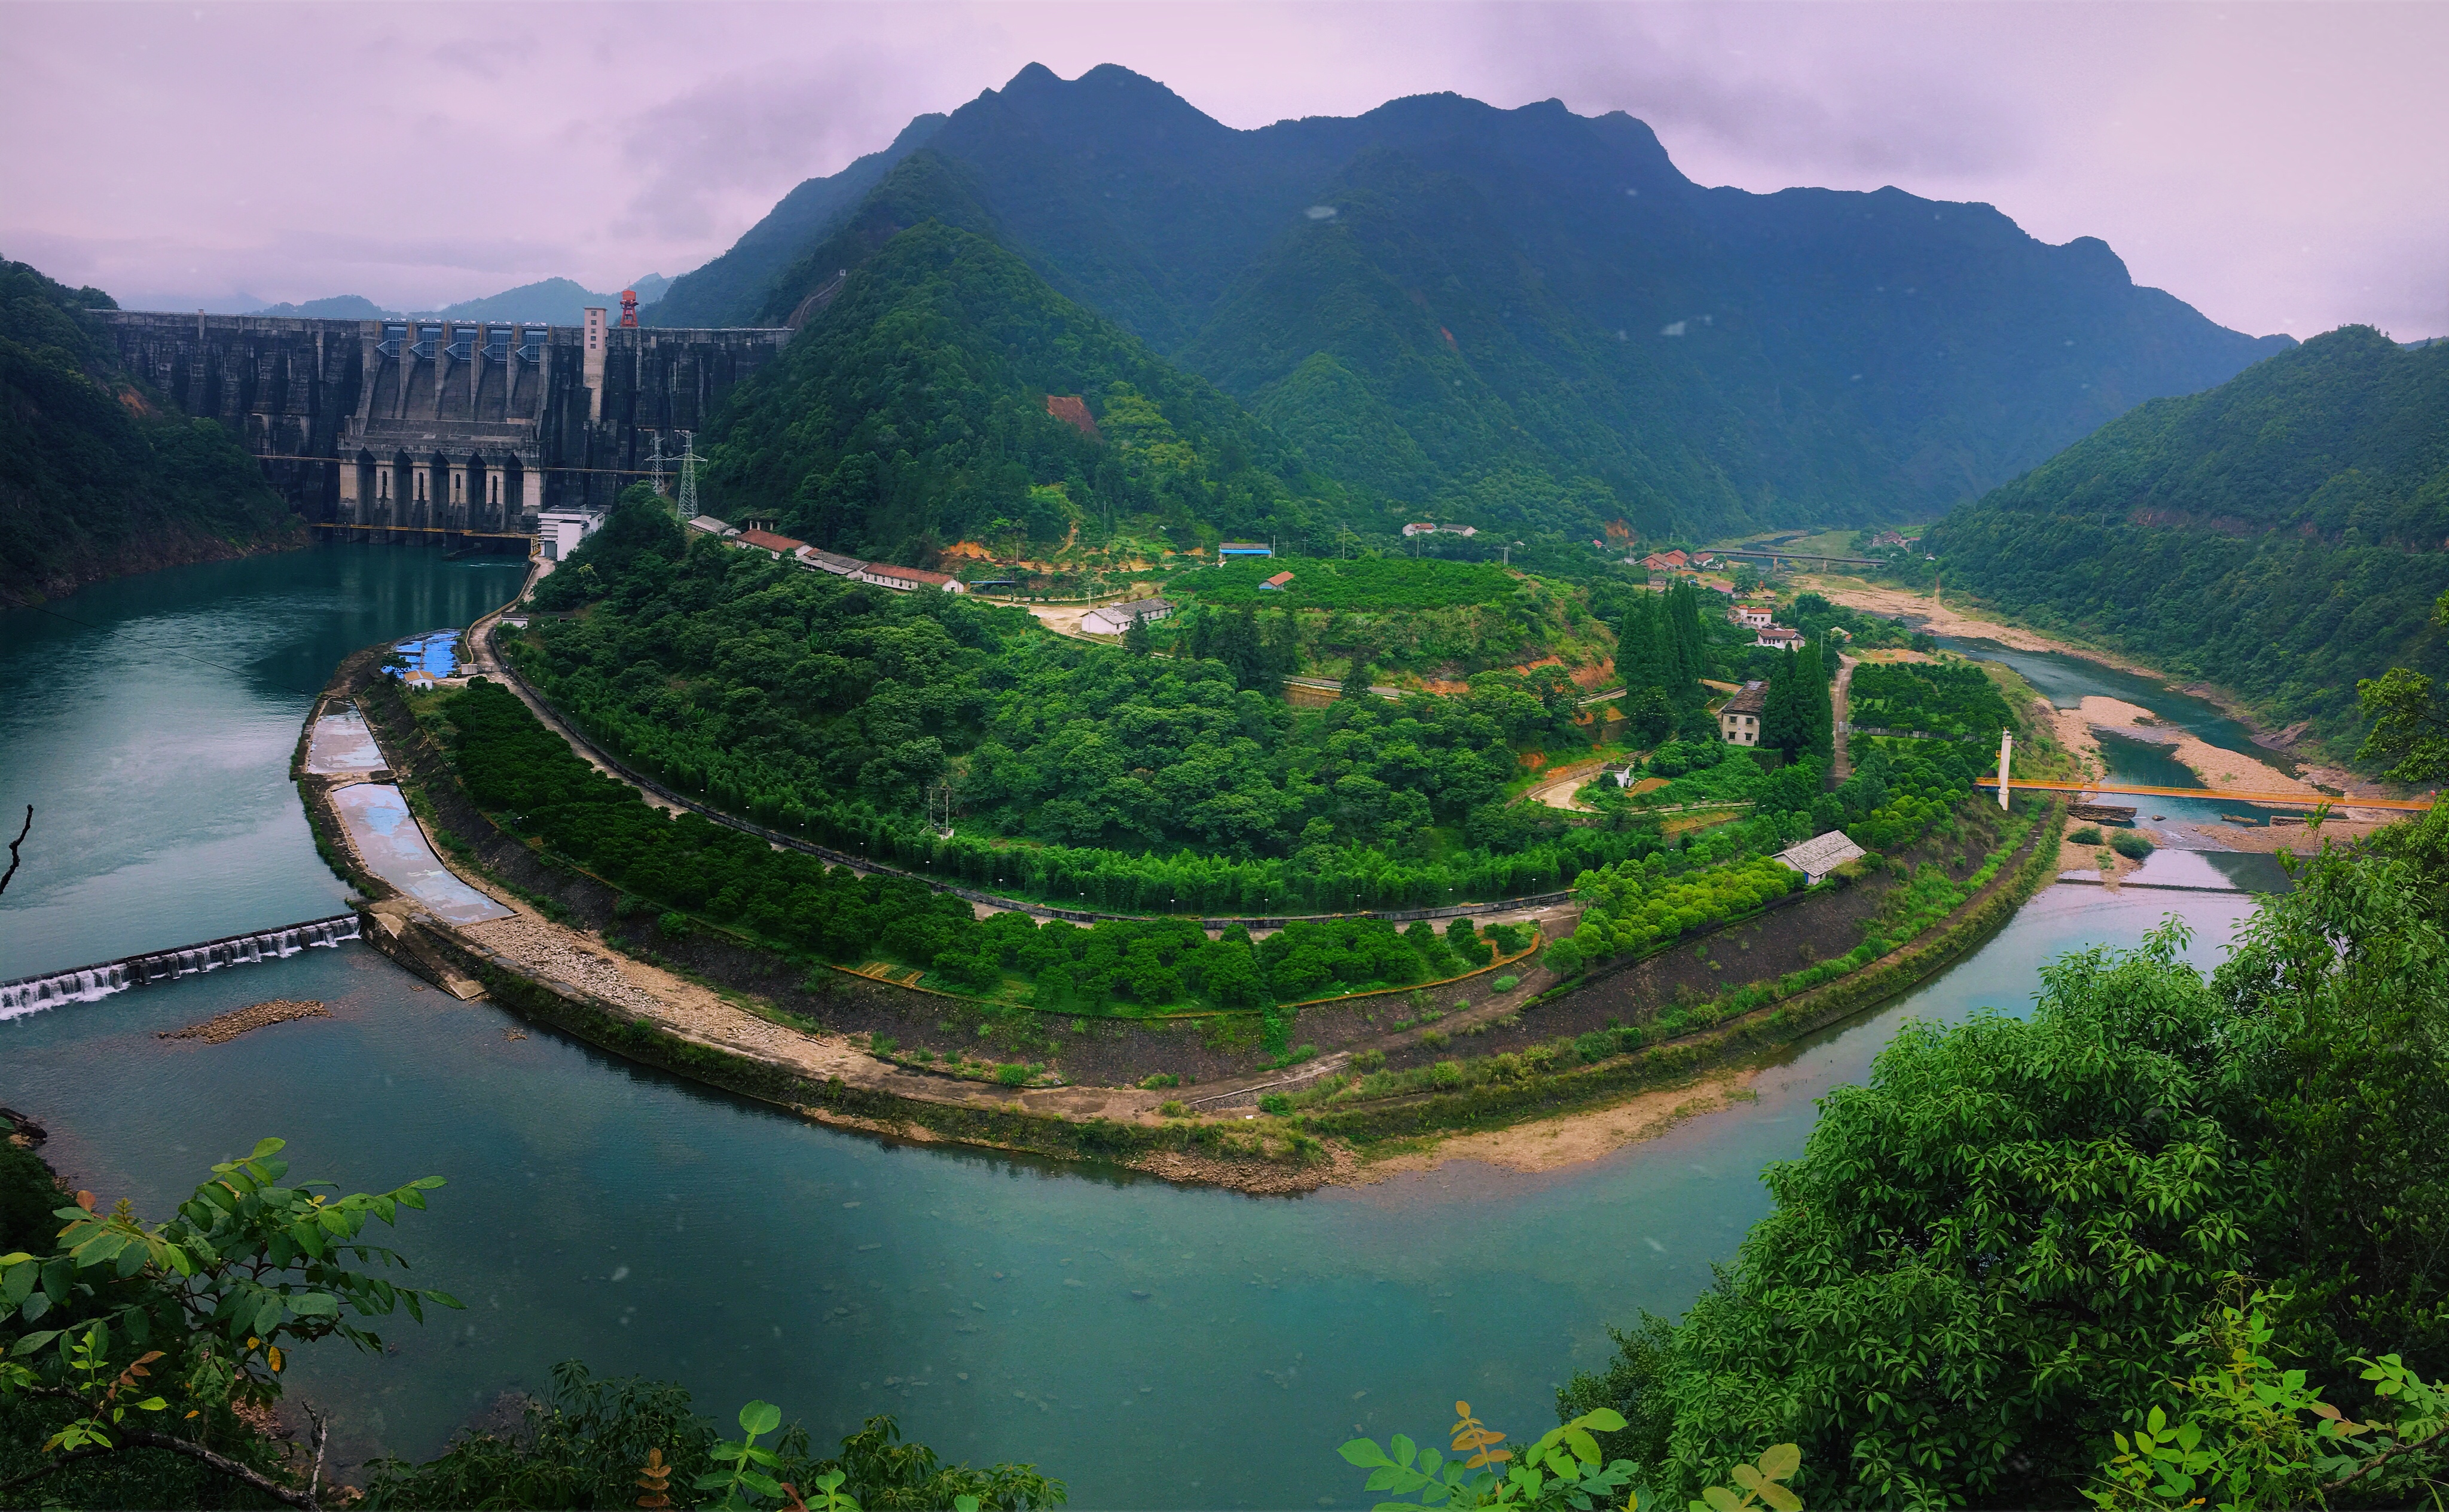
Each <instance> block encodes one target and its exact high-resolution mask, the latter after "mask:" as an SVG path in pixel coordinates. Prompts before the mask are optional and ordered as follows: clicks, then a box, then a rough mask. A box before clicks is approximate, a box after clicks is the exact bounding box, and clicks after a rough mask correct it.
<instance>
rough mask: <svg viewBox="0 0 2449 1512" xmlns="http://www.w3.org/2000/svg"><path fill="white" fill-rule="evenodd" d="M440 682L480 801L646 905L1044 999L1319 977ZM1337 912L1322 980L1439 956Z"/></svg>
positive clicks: (960, 983) (1128, 1003)
mask: <svg viewBox="0 0 2449 1512" xmlns="http://www.w3.org/2000/svg"><path fill="white" fill-rule="evenodd" d="M442 697H443V699H444V700H445V701H444V702H443V703H442V709H443V711H444V716H445V719H446V721H447V730H446V737H447V742H448V745H449V749H450V751H451V755H452V759H453V763H454V765H455V766H456V768H457V770H458V772H459V775H460V779H461V781H462V782H463V783H464V784H465V785H466V788H467V790H468V793H469V795H470V796H471V797H472V798H473V799H474V800H475V801H476V803H477V804H478V805H479V806H480V807H482V808H484V809H486V810H487V811H489V812H491V813H495V814H497V815H498V816H499V818H500V821H501V822H502V823H503V824H504V825H505V826H506V827H508V828H509V829H511V831H512V832H513V833H519V834H523V835H529V836H532V837H534V838H535V839H537V840H538V841H540V842H542V843H543V844H545V845H546V846H548V847H550V849H551V850H553V851H555V852H560V853H562V854H564V855H567V856H569V857H570V858H571V859H572V860H575V861H577V862H579V863H580V864H582V865H584V866H585V867H587V868H588V870H589V871H593V872H595V873H596V874H598V875H600V876H602V877H604V878H606V879H607V880H608V881H610V882H612V883H614V884H615V885H617V886H619V887H621V888H623V889H624V890H627V891H629V892H631V893H633V894H635V895H636V896H637V897H639V898H642V899H644V900H646V901H647V902H648V903H650V904H652V905H653V906H654V907H655V908H656V909H659V910H673V909H677V910H682V911H686V912H703V913H704V914H707V915H710V916H712V917H714V918H716V919H718V920H721V921H723V922H724V923H726V924H730V925H735V926H737V927H739V928H744V929H746V930H749V931H750V932H752V933H754V934H756V935H758V936H760V937H762V939H764V940H767V941H770V942H772V943H774V944H777V945H781V946H783V947H790V948H793V949H798V950H803V951H806V952H808V953H809V954H812V955H814V956H816V957H819V958H820V959H822V960H827V961H832V962H837V963H839V964H842V965H849V966H855V965H859V964H861V963H864V962H867V961H872V960H877V959H885V960H892V961H900V962H905V963H907V964H909V965H913V966H916V967H922V968H926V969H928V970H931V971H933V972H935V973H937V974H938V975H939V976H940V977H941V978H942V979H943V981H944V984H945V985H946V986H951V987H953V988H954V989H955V990H963V991H971V992H978V993H993V992H995V991H998V990H1000V989H1001V988H1002V986H1004V983H1005V979H1006V976H1007V974H1012V975H1017V976H1019V977H1021V978H1022V979H1023V980H1025V981H1027V982H1029V983H1031V984H1032V985H1033V986H1034V988H1035V991H1036V994H1037V996H1036V998H1035V999H1034V1000H1033V1001H1035V1002H1036V1004H1037V1005H1038V1006H1040V1007H1046V1008H1061V1009H1069V1010H1074V1011H1099V1012H1125V1013H1128V1012H1137V1011H1142V1010H1146V1009H1149V1008H1155V1007H1162V1006H1165V1005H1170V1004H1176V1003H1183V1004H1190V1005H1208V1006H1213V1007H1221V1008H1225V1009H1229V1010H1247V1009H1251V1008H1256V1007H1261V1006H1263V1005H1267V1004H1270V1003H1274V1002H1277V1001H1286V1002H1290V1001H1298V1000H1300V999H1302V998H1305V997H1314V996H1319V995H1321V994H1320V992H1319V991H1318V990H1317V986H1318V984H1317V982H1315V981H1313V980H1312V979H1311V977H1310V975H1309V974H1307V973H1306V972H1303V973H1295V974H1294V975H1291V976H1287V977H1285V978H1283V979H1282V980H1278V978H1277V977H1276V974H1275V973H1274V972H1273V971H1272V970H1271V969H1270V965H1271V961H1272V958H1268V957H1264V956H1262V955H1259V954H1254V953H1253V950H1252V947H1251V945H1250V941H1249V937H1248V935H1247V934H1246V933H1245V932H1244V933H1238V934H1228V936H1227V937H1226V938H1225V939H1224V940H1220V941H1209V940H1208V939H1207V937H1206V936H1205V933H1204V932H1203V931H1201V929H1200V928H1198V926H1197V925H1196V924H1192V923H1188V922H1184V921H1181V920H1164V919H1151V920H1145V921H1142V920H1107V921H1102V922H1100V923H1098V924H1096V925H1094V926H1092V927H1090V928H1078V927H1075V926H1072V925H1070V924H1066V923H1061V922H1059V921H1058V922H1054V923H1049V924H1047V925H1044V926H1042V927H1041V926H1040V925H1039V924H1038V923H1037V921H1036V920H1035V919H1034V918H1032V917H1031V916H1030V915H1028V914H1024V913H1016V912H1008V913H1001V914H997V915H994V916H993V917H992V918H990V919H988V920H986V921H984V922H981V921H979V920H978V919H977V918H976V917H974V913H973V910H972V909H971V907H970V905H969V904H968V903H967V902H965V901H963V900H962V899H961V898H960V897H959V896H957V895H956V894H955V893H952V892H948V891H938V890H934V889H932V888H929V887H928V886H927V885H926V884H924V883H923V882H920V881H918V880H917V879H916V878H915V877H909V876H895V875H889V874H884V873H880V872H870V873H868V874H866V875H863V876H862V875H858V874H857V873H854V872H853V871H851V870H850V869H849V868H847V867H840V866H836V867H831V868H828V867H827V866H826V865H825V864H824V862H823V861H821V860H820V859H819V858H818V857H816V856H812V855H809V854H806V853H805V852H799V851H791V850H777V849H775V848H774V847H772V846H770V845H768V844H767V843H765V842H764V841H762V840H760V839H758V838H756V837H755V836H753V835H749V834H744V833H741V832H739V831H737V830H733V829H729V828H727V827H725V826H722V825H718V824H715V823H713V822H712V821H710V820H708V819H706V818H705V817H704V816H703V815H701V814H696V813H684V814H681V815H679V816H677V817H673V816H668V815H666V814H665V813H662V812H661V811H659V810H656V809H653V808H650V807H649V806H647V805H646V803H645V802H644V801H642V800H641V799H640V797H639V796H638V794H637V793H636V792H635V791H634V790H633V789H631V788H630V787H628V786H627V784H626V783H621V782H617V781H615V780H613V779H612V778H610V777H607V776H606V775H603V774H602V773H599V772H597V771H596V770H595V769H594V768H592V767H590V766H588V764H587V763H586V762H585V761H583V760H581V759H579V757H577V756H574V755H573V754H571V752H570V750H569V746H568V744H567V743H566V742H564V741H563V740H562V739H561V738H560V737H557V736H555V735H553V734H552V733H551V732H550V731H549V730H547V729H545V728H544V726H543V725H541V724H539V723H538V722H537V721H536V719H535V717H534V716H533V715H532V714H531V713H530V712H529V710H528V707H527V705H526V704H524V703H522V702H520V701H519V700H518V699H517V698H516V697H514V696H513V695H511V693H510V691H509V690H507V689H505V688H502V687H500V686H499V685H497V684H494V683H492V682H490V681H487V680H485V679H476V680H474V681H472V683H471V684H470V685H469V686H468V687H467V688H465V689H462V690H459V691H457V692H456V693H453V694H449V695H444V696H442ZM1648 843H1649V844H1652V845H1655V844H1656V843H1657V841H1656V840H1655V837H1649V842H1648ZM1134 901H1138V900H1134ZM1163 901H1164V902H1166V903H1171V904H1173V905H1175V907H1174V908H1173V909H1168V910H1167V911H1184V909H1183V904H1185V903H1186V901H1187V900H1183V899H1166V900H1163ZM1338 928H1346V929H1347V933H1350V934H1351V938H1352V939H1354V940H1366V941H1368V942H1371V943H1370V945H1369V949H1370V951H1372V952H1375V953H1374V954H1373V955H1372V957H1371V959H1372V960H1373V961H1374V962H1375V963H1376V965H1377V967H1383V968H1384V969H1376V968H1373V969H1372V970H1371V972H1370V973H1369V974H1366V975H1362V976H1352V975H1349V974H1348V973H1346V972H1345V971H1344V969H1343V967H1342V966H1340V965H1337V966H1335V967H1332V968H1331V969H1330V970H1329V972H1328V973H1327V975H1328V978H1329V979H1330V980H1333V981H1337V982H1341V983H1343V984H1344V985H1345V986H1358V985H1359V984H1361V983H1364V982H1370V981H1383V982H1387V983H1390V984H1395V985H1400V984H1402V983H1407V982H1416V981H1419V980H1421V979H1422V978H1423V977H1426V976H1429V975H1433V974H1438V975H1451V974H1453V973H1452V972H1451V971H1447V970H1445V969H1444V968H1445V967H1447V966H1449V965H1450V964H1451V963H1450V959H1449V951H1450V947H1449V946H1448V945H1446V944H1444V943H1441V942H1438V941H1435V940H1426V939H1420V940H1411V941H1407V940H1406V939H1405V938H1404V937H1403V936H1401V935H1399V934H1398V932H1397V931H1396V929H1395V928H1394V926H1392V925H1390V924H1387V923H1385V922H1383V921H1379V920H1354V921H1349V924H1348V927H1347V926H1345V925H1339V926H1338ZM1356 931H1357V932H1356ZM1469 932H1470V931H1469V930H1468V928H1466V929H1465V930H1464V931H1463V934H1464V935H1465V936H1468V935H1469ZM1390 972H1391V973H1392V974H1389V973H1390Z"/></svg>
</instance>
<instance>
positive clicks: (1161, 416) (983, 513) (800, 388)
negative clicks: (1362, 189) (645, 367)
mask: <svg viewBox="0 0 2449 1512" xmlns="http://www.w3.org/2000/svg"><path fill="white" fill-rule="evenodd" d="M922 217H923V218H922ZM963 223H966V224H967V225H969V226H971V227H974V228H975V229H961V228H960V227H961V225H962V224H963ZM986 229H988V227H987V225H986V222H985V220H984V218H983V215H982V213H981V212H978V211H977V210H976V208H975V206H974V203H973V202H971V201H969V199H968V198H967V195H966V192H965V189H964V186H963V185H962V184H961V183H960V182H959V176H958V175H957V174H956V173H955V172H954V171H953V170H952V169H951V168H950V167H949V166H948V165H946V164H945V163H942V162H941V161H940V160H937V159H935V158H934V157H933V155H932V154H929V153H925V152H920V153H916V154H914V155H913V156H912V157H910V158H909V159H907V160H906V161H905V162H903V163H902V164H901V165H900V166H899V167H897V168H896V169H895V170H894V172H893V174H892V175H891V176H890V177H888V179H887V180H886V182H884V184H882V185H881V186H879V188H878V189H877V191H876V194H875V196H873V197H872V202H871V203H870V204H869V205H868V206H867V208H866V209H865V210H864V211H863V212H862V214H861V216H860V217H859V218H858V220H855V221H854V223H853V224H852V225H851V226H850V227H849V228H847V229H846V230H845V231H844V232H843V233H841V235H840V236H839V237H838V238H837V239H836V240H837V241H850V242H855V243H858V245H856V246H845V247H844V248H842V249H841V252H840V256H841V258H842V260H844V261H845V262H848V263H850V264H851V275H850V278H849V280H848V282H847V283H846V284H845V285H844V286H843V288H842V289H841V291H840V293H839V296H838V297H835V299H834V300H833V302H832V303H831V304H830V305H829V306H828V307H827V308H826V310H825V311H824V313H823V315H822V316H821V317H820V318H819V319H817V320H816V321H814V322H813V323H812V324H811V325H810V326H809V327H808V329H807V330H806V332H805V333H804V334H803V335H800V337H799V338H798V339H796V340H794V341H793V342H792V343H791V344H790V345H789V346H788V347H786V348H785V349H784V350H783V354H782V356H781V359H780V360H779V361H777V362H775V363H774V364H773V365H772V366H770V367H768V368H767V369H766V370H765V371H763V372H762V373H759V374H758V375H757V376H756V377H755V378H753V379H751V380H750V381H749V382H748V383H745V384H743V385H742V387H741V389H740V391H739V392H738V393H737V394H735V395H734V396H733V398H732V399H731V401H730V402H729V403H728V404H727V405H726V406H725V407H724V409H723V411H722V413H721V414H720V416H719V417H718V418H717V420H716V422H715V424H714V425H713V427H712V429H711V431H710V435H709V440H710V441H711V443H712V445H711V447H710V449H709V450H710V463H709V466H708V467H707V469H706V473H705V488H706V492H707V496H708V497H709V498H715V499H737V498H748V499H759V500H772V501H776V507H775V512H776V513H777V514H778V515H779V517H780V520H781V527H782V528H783V529H785V530H788V531H791V532H793V533H795V534H796V535H798V536H800V537H801V538H802V539H805V540H808V541H812V542H815V543H816V544H818V545H822V546H827V547H831V548H835V549H839V550H842V551H848V552H856V553H860V554H864V555H869V556H877V557H890V558H892V559H895V560H898V561H902V562H905V563H912V564H916V563H920V562H926V561H932V560H933V555H934V553H935V551H936V550H938V549H940V548H941V547H943V546H946V545H952V544H953V543H954V542H955V541H958V540H962V539H964V538H969V537H980V538H1002V537H1010V536H1019V537H1023V538H1025V539H1027V540H1030V541H1032V542H1037V543H1040V544H1051V543H1060V542H1062V541H1063V540H1065V539H1066V537H1067V535H1068V534H1069V532H1070V531H1071V530H1072V529H1073V528H1074V527H1075V526H1079V525H1081V524H1082V523H1083V522H1089V523H1090V524H1093V525H1095V526H1099V527H1110V526H1113V524H1114V523H1115V522H1116V521H1117V520H1126V519H1130V518H1133V517H1138V516H1149V517H1153V519H1154V520H1155V521H1157V522H1158V523H1159V524H1160V525H1161V526H1163V527H1164V528H1166V529H1167V531H1168V532H1169V533H1170V534H1171V536H1172V537H1173V539H1174V542H1175V545H1178V546H1188V545H1194V544H1196V543H1197V542H1198V541H1199V540H1200V539H1201V538H1202V530H1203V527H1204V528H1205V529H1206V530H1207V531H1209V532H1213V531H1215V530H1224V531H1227V532H1249V533H1257V534H1260V535H1265V534H1267V533H1270V532H1282V533H1284V534H1288V535H1289V534H1293V533H1296V532H1299V531H1302V530H1305V529H1306V528H1307V526H1308V522H1309V518H1310V517H1309V513H1308V506H1307V505H1306V504H1305V503H1303V502H1302V493H1301V492H1300V490H1302V489H1303V488H1308V487H1309V486H1310V485H1309V481H1308V480H1306V479H1305V478H1304V477H1303V475H1302V472H1301V471H1300V469H1299V466H1298V464H1297V461H1296V459H1294V458H1292V457H1291V456H1290V455H1289V454H1288V453H1287V452H1286V451H1285V450H1284V449H1283V447H1282V444H1281V443H1279V442H1278V441H1276V440H1275V438H1274V437H1273V436H1272V435H1270V434H1269V433H1268V432H1267V431H1266V430H1265V428H1264V427H1263V426H1261V425H1259V424H1258V423H1257V422H1256V421H1254V420H1252V419H1251V418H1250V416H1249V415H1248V414H1247V413H1245V412H1244V411H1243V410H1242V408H1241V406H1239V405H1238V404H1236V403H1235V402H1234V401H1233V400H1232V399H1231V398H1229V397H1227V396H1226V395H1225V394H1223V393H1221V392H1217V391H1216V390H1215V389H1213V388H1211V387H1209V386H1208V385H1207V384H1206V383H1205V382H1204V381H1202V380H1200V379H1197V378H1193V377H1189V376H1186V374H1184V373H1180V372H1178V371H1177V370H1175V369H1173V368H1172V367H1170V366H1168V365H1167V363H1165V362H1164V361H1162V360H1161V359H1159V358H1157V357H1155V356H1154V355H1152V354H1149V353H1148V352H1147V349H1146V348H1145V347H1143V346H1142V345H1141V344H1140V342H1139V341H1138V340H1137V338H1135V337H1133V336H1131V335H1129V334H1128V333H1127V332H1125V331H1123V330H1122V329H1121V328H1119V327H1117V326H1115V325H1113V324H1112V323H1110V322H1109V321H1107V320H1105V319H1103V318H1101V317H1100V316H1097V315H1095V314H1094V313H1093V312H1091V311H1089V310H1087V309H1084V308H1082V307H1081V306H1079V305H1077V304H1075V303H1073V302H1072V301H1070V300H1069V299H1066V298H1064V297H1062V296H1061V295H1059V294H1056V293H1055V292H1054V291H1053V290H1051V289H1050V288H1048V287H1047V285H1046V283H1045V282H1044V280H1043V279H1041V278H1038V277H1037V276H1036V275H1035V274H1034V273H1032V272H1031V271H1030V269H1029V267H1028V265H1027V264H1026V263H1024V262H1022V261H1021V260H1020V259H1019V258H1015V257H1013V256H1012V254H1010V253H1008V252H1006V251H1004V250H1003V249H1002V248H1000V247H998V246H997V245H995V243H994V242H993V240H992V239H990V237H989V236H987V235H984V234H981V233H982V232H983V231H985V230H986ZM1073 394H1077V395H1080V396H1082V397H1083V398H1084V399H1085V400H1086V401H1087V404H1088V408H1089V411H1090V414H1091V415H1092V416H1093V418H1094V420H1095V423H1096V427H1097V431H1098V434H1097V436H1095V437H1093V438H1092V437H1090V436H1089V435H1087V434H1085V433H1084V432H1082V431H1079V430H1077V429H1074V428H1073V427H1072V426H1070V425H1069V424H1067V423H1065V422H1063V421H1061V420H1058V419H1056V418H1054V417H1053V416H1052V415H1051V414H1049V413H1048V412H1047V406H1046V401H1047V398H1048V396H1049V395H1073ZM1211 538H1212V536H1211Z"/></svg>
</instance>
